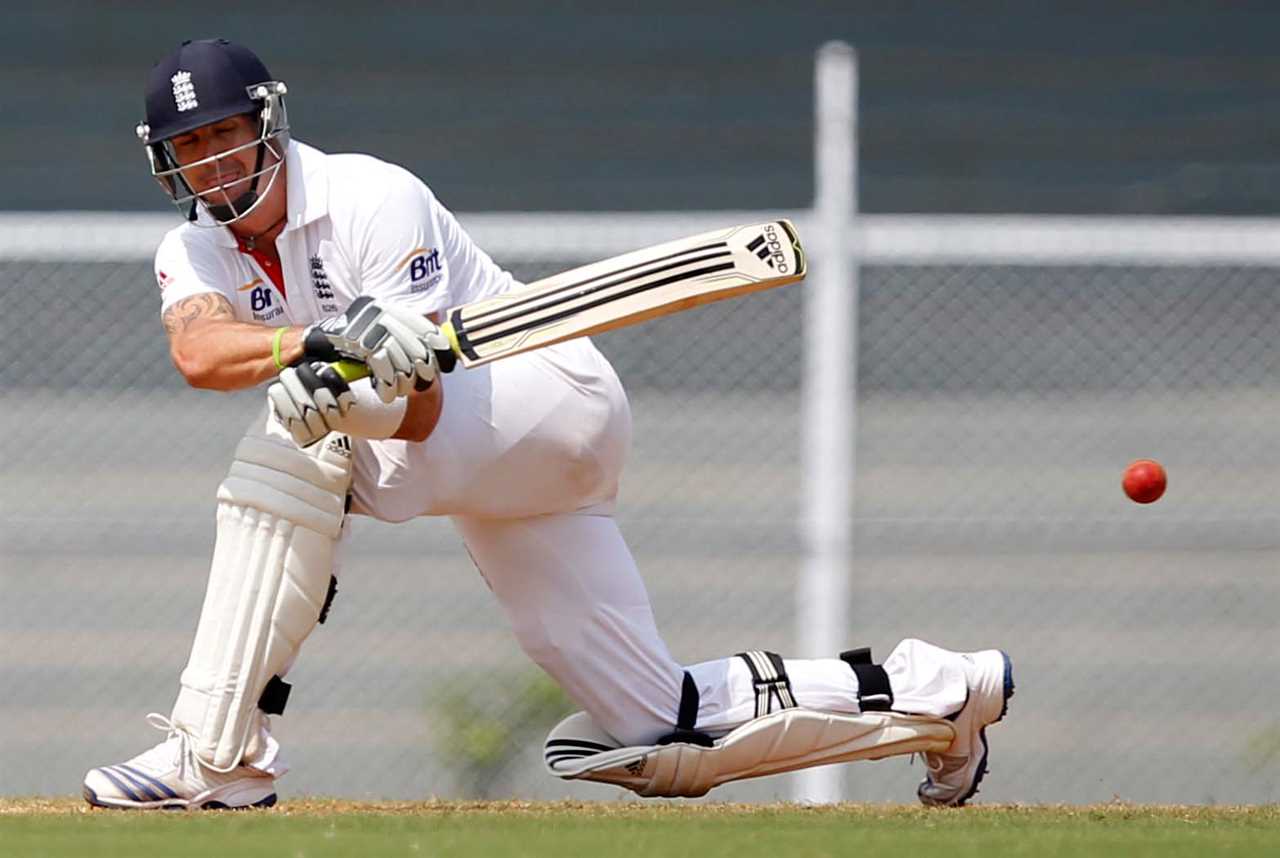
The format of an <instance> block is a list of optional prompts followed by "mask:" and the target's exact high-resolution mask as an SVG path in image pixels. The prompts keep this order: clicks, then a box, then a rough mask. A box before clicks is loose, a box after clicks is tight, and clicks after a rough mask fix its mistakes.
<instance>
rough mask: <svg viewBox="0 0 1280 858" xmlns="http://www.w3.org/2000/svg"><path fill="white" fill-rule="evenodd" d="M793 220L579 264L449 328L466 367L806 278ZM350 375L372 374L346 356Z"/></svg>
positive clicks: (470, 307)
mask: <svg viewBox="0 0 1280 858" xmlns="http://www.w3.org/2000/svg"><path fill="white" fill-rule="evenodd" d="M805 273H806V260H805V254H804V249H803V248H802V247H801V245H800V237H799V235H798V234H797V233H796V229H795V226H794V225H792V223H791V221H789V220H786V219H780V220H775V221H768V222H766V223H758V224H748V225H745V226H735V227H730V228H729V229H723V230H717V231H715V232H708V233H703V234H701V235H695V236H692V237H690V238H683V239H679V240H677V241H670V242H666V243H665V244H659V245H655V246H653V247H648V248H645V249H643V250H636V251H633V252H631V253H626V254H623V255H622V256H616V257H614V258H612V259H606V260H604V261H602V262H595V263H592V264H590V265H584V266H582V267H581V268H574V269H572V270H570V271H565V272H563V273H561V274H556V275H553V276H551V277H547V278H545V279H543V280H538V281H535V282H533V283H530V284H528V285H527V286H525V288H523V289H520V290H517V291H515V292H510V293H508V294H505V295H498V296H495V297H493V298H487V299H484V300H482V301H476V302H473V303H471V304H465V305H463V306H461V307H456V308H454V309H453V310H451V311H450V313H449V320H448V321H447V322H446V323H445V324H444V325H442V326H441V328H442V330H443V331H444V332H445V334H446V335H447V336H448V338H449V342H450V344H451V346H452V348H453V351H454V353H455V354H456V355H457V357H458V362H459V363H461V364H462V365H463V366H466V367H473V366H480V365H482V364H486V363H489V362H490V361H495V360H499V359H501V358H507V357H511V356H512V355H517V354H521V353H523V352H527V351H530V350H532V349H538V348H542V347H544V346H549V345H553V344H554V343H559V342H563V341H565V340H570V339H573V338H575V337H585V336H590V335H591V334H598V333H601V332H603V331H609V330H612V329H614V328H621V327H625V326H628V325H634V324H637V323H639V322H643V321H645V320H647V319H656V318H658V317H660V316H667V315H670V314H672V313H678V312H680V311H682V310H688V309H691V308H693V307H699V306H702V305H703V304H709V303H711V302H713V301H722V300H724V299H726V298H734V297H736V296H738V295H745V294H748V293H750V292H759V291H762V290H765V289H774V288H777V287H779V286H786V285H787V284H790V283H797V282H799V281H800V280H803V279H804V276H805ZM336 366H337V368H338V371H339V372H340V373H341V374H342V376H343V377H344V378H345V379H347V380H348V381H354V380H355V379H357V378H362V377H364V376H365V375H367V374H368V370H367V369H366V368H365V367H364V366H363V365H362V364H359V363H354V362H350V361H341V362H339V363H338V364H337V365H336Z"/></svg>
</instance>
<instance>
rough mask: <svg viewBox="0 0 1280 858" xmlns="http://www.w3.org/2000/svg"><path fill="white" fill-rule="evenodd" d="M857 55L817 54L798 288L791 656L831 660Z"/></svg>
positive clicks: (840, 542)
mask: <svg viewBox="0 0 1280 858" xmlns="http://www.w3.org/2000/svg"><path fill="white" fill-rule="evenodd" d="M856 100H857V60H856V56H855V54H854V51H853V48H852V47H850V46H849V45H847V44H845V43H844V42H828V43H827V44H825V45H823V46H822V48H820V49H819V51H818V59H817V66H816V71H815V98H814V102H815V104H814V109H815V123H816V127H815V134H814V149H815V164H814V181H815V184H816V190H815V201H814V219H813V225H814V229H813V230H812V235H811V236H809V238H808V241H809V244H810V246H811V247H812V248H813V251H814V253H813V256H812V262H813V267H812V274H811V276H810V277H809V280H808V282H807V283H806V284H805V286H804V287H802V288H804V289H805V290H806V292H805V317H804V341H805V371H804V390H803V394H804V435H803V438H804V441H803V443H804V449H803V450H802V463H803V474H804V477H803V483H802V485H803V488H802V491H803V493H804V497H803V507H802V509H803V525H802V527H803V543H804V553H805V558H804V565H803V568H802V570H801V574H800V580H799V582H798V585H797V592H796V622H797V624H798V627H797V635H796V637H797V641H798V643H799V650H798V652H797V655H799V656H802V657H805V658H815V657H833V656H835V654H836V653H837V652H839V651H840V650H841V649H842V648H843V646H844V644H845V643H846V642H847V638H848V635H849V617H848V614H849V609H848V606H849V576H850V555H851V551H852V546H853V535H852V532H853V454H854V420H853V408H854V401H855V400H854V382H855V379H856V369H855V366H854V361H855V359H856V356H857V345H856V342H855V338H856V331H857V324H856V318H855V314H856V312H857V303H856V302H857V293H858V282H857V266H856V265H854V264H853V260H852V258H851V251H852V248H851V247H850V246H849V236H850V233H851V227H852V225H853V216H854V213H855V211H856V210H857V165H856V158H857V135H856V127H855V126H856V122H857V109H856ZM843 775H844V769H843V767H841V766H824V767H822V768H818V769H808V770H805V771H802V772H800V773H798V774H797V775H796V777H795V783H794V793H793V797H794V798H795V799H796V800H797V801H802V802H810V803H829V802H836V801H840V800H841V798H842V797H843V795H844V788H843V784H844V779H843Z"/></svg>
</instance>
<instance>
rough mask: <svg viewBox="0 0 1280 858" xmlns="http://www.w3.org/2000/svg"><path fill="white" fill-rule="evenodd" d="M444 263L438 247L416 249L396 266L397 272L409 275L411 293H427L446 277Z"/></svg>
mask: <svg viewBox="0 0 1280 858" xmlns="http://www.w3.org/2000/svg"><path fill="white" fill-rule="evenodd" d="M443 268H444V261H443V260H442V259H441V257H440V248H438V247H416V248H414V249H413V250H411V251H409V253H408V254H407V255H406V256H405V258H404V259H403V260H401V262H400V264H399V265H398V266H396V271H404V270H407V271H408V273H409V291H410V292H415V293H416V292H425V291H427V290H428V289H430V288H431V287H433V286H435V285H436V284H437V283H439V282H440V278H441V277H443V276H444V272H443Z"/></svg>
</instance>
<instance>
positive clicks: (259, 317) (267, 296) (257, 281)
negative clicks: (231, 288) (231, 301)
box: [236, 277, 284, 322]
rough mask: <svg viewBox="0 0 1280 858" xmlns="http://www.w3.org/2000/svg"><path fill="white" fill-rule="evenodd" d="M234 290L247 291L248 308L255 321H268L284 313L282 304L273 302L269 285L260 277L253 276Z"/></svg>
mask: <svg viewBox="0 0 1280 858" xmlns="http://www.w3.org/2000/svg"><path fill="white" fill-rule="evenodd" d="M236 291H237V292H248V293H249V309H250V310H252V311H253V318H254V320H255V321H258V322H269V321H271V320H272V319H275V318H278V317H279V316H282V315H284V305H282V304H277V303H276V302H275V296H274V295H272V294H271V287H270V286H268V285H267V284H265V283H263V282H262V278H261V277H255V278H253V279H252V280H250V281H249V282H248V283H246V284H244V285H243V286H241V287H240V288H239V289H237V290H236Z"/></svg>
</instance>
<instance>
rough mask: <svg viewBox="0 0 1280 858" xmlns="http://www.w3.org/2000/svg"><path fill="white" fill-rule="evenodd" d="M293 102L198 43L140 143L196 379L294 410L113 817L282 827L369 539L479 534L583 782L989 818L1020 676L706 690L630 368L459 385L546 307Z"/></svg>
mask: <svg viewBox="0 0 1280 858" xmlns="http://www.w3.org/2000/svg"><path fill="white" fill-rule="evenodd" d="M285 92H286V88H285V85H284V83H282V82H280V81H279V80H277V79H276V78H275V77H273V76H272V75H271V74H270V72H268V71H267V68H266V66H265V65H264V64H263V63H262V61H261V60H260V59H259V58H258V57H257V56H255V55H254V54H253V53H252V52H251V51H249V50H248V49H246V48H244V47H241V46H239V45H236V44H232V43H231V42H228V41H225V40H222V39H214V40H205V41H188V42H184V43H183V44H182V45H181V46H179V47H178V48H177V49H176V50H174V51H173V52H172V53H170V54H169V55H168V56H166V57H165V58H164V59H163V60H161V61H160V62H159V63H158V64H156V66H155V67H154V68H153V69H152V70H151V72H150V75H149V77H148V79H147V84H146V94H145V97H146V118H145V121H144V122H142V123H141V124H140V125H139V126H138V135H139V137H140V138H141V141H142V143H143V145H144V148H145V151H146V155H147V158H148V160H149V162H150V165H151V172H152V174H153V175H154V177H155V179H156V180H157V181H158V182H159V183H160V185H161V187H162V188H163V189H164V191H165V192H166V193H167V194H168V196H169V197H170V198H171V199H172V201H173V202H174V204H175V205H176V206H177V208H178V210H179V211H180V212H181V214H182V216H183V218H184V219H185V222H184V223H183V224H182V225H180V226H178V227H176V228H175V229H173V230H172V231H170V232H169V233H168V234H167V235H166V236H165V238H164V239H163V241H162V242H161V244H160V247H159V249H158V250H157V252H156V259H155V274H156V279H157V281H158V283H159V286H160V290H161V300H162V304H161V316H162V319H163V322H164V328H165V331H166V333H167V335H168V338H169V346H170V354H171V357H172V359H173V363H174V365H175V366H176V367H177V369H178V371H179V372H180V373H182V375H183V377H184V378H186V380H187V382H188V383H190V384H191V385H192V386H194V387H198V388H205V389H210V390H224V391H228V390H239V389H243V388H248V387H255V386H258V385H264V384H265V385H267V391H266V400H267V401H266V402H265V403H264V407H263V409H262V412H261V414H260V415H259V416H258V418H257V419H255V420H254V421H253V423H252V424H251V425H250V426H249V427H248V429H247V431H246V432H245V435H244V437H243V438H242V439H241V440H240V442H239V445H238V446H237V447H236V451H235V454H234V457H233V459H232V461H231V463H230V466H229V468H228V470H227V475H226V478H225V479H224V480H223V481H222V483H221V485H220V486H219V487H218V491H217V528H216V538H215V547H214V551H213V558H212V561H211V563H210V569H209V580H208V586H207V590H206V594H205V599H204V603H203V607H202V609H201V612H200V617H199V621H198V623H197V626H196V632H195V639H194V642H193V644H192V648H191V653H190V656H189V658H188V661H187V664H186V667H185V669H184V670H183V671H182V674H181V676H180V678H179V683H178V692H177V700H176V701H175V703H174V704H173V708H172V710H171V712H170V714H169V715H168V716H167V717H165V716H162V715H158V714H152V715H150V716H148V719H149V720H150V721H151V722H152V723H153V724H154V725H155V726H156V727H158V728H159V729H161V730H163V731H164V733H165V734H166V737H165V739H164V740H163V741H161V742H160V743H159V744H158V745H156V746H155V747H153V748H151V749H150V750H147V751H145V752H143V753H142V754H140V755H138V756H136V757H134V758H132V759H130V760H127V761H125V762H122V763H119V764H116V765H109V766H102V767H99V768H94V769H92V770H90V771H89V772H88V774H87V775H86V776H85V780H84V795H85V798H86V799H87V800H88V801H89V803H90V804H93V805H98V806H104V807H121V808H174V807H177V808H190V809H197V808H222V807H226V808H236V807H257V806H269V805H272V804H274V803H275V801H276V786H275V782H276V779H277V778H278V777H280V776H281V775H283V774H284V773H285V772H286V770H287V767H286V764H285V761H284V756H283V755H282V752H281V749H280V746H279V744H278V743H277V741H276V740H275V738H274V737H273V736H272V733H271V723H270V717H269V716H271V715H280V714H281V713H283V712H284V711H285V709H286V703H287V701H288V698H289V692H290V686H289V684H288V683H286V682H285V681H284V677H285V676H286V674H287V672H288V670H289V668H290V666H291V665H292V664H293V662H294V660H295V659H296V658H297V656H298V653H299V651H300V649H301V647H302V645H303V643H304V642H305V641H306V639H307V636H308V635H309V634H310V633H311V631H312V630H313V629H314V628H315V626H316V624H317V623H321V622H324V621H325V619H326V617H327V615H328V613H329V608H330V605H331V603H332V601H333V598H334V594H335V593H336V591H337V588H336V581H337V578H336V576H337V573H338V565H339V564H338V555H339V546H340V544H341V543H342V541H343V536H344V533H345V532H346V525H347V521H348V519H349V517H351V516H357V515H363V516H372V517H374V518H377V519H379V520H382V521H388V522H401V521H406V520H409V519H411V518H414V517H415V516H448V517H449V518H450V519H451V521H452V522H453V524H454V526H455V528H456V529H457V531H458V534H459V535H460V536H461V538H462V539H463V541H464V542H465V544H466V547H467V550H468V551H469V552H470V554H471V556H472V558H473V559H474V561H475V564H476V567H477V568H478V569H479V571H480V574H481V575H482V576H484V579H485V581H486V583H487V584H488V585H489V588H490V589H491V590H492V591H493V593H494V595H495V596H496V597H497V599H498V601H499V602H500V603H501V605H502V608H503V610H504V611H505V612H506V615H507V617H508V618H509V620H510V623H511V626H512V629H513V630H514V632H515V635H516V638H517V639H518V641H519V643H520V646H521V647H522V648H523V650H524V651H525V652H526V653H527V654H528V656H529V657H530V658H531V659H533V661H534V662H536V663H537V664H538V665H539V666H540V667H541V668H542V669H543V670H545V671H546V672H547V673H548V674H550V675H551V676H552V677H553V678H554V679H555V680H556V681H557V682H558V683H559V684H560V685H561V686H562V687H563V688H564V690H565V691H566V693H567V694H568V695H569V696H570V697H571V698H573V699H574V700H575V701H576V702H577V703H578V704H579V705H580V706H581V707H582V709H583V711H582V712H579V713H577V714H575V715H572V716H570V717H569V718H567V719H565V720H564V721H563V722H561V723H560V724H559V725H558V726H557V727H556V728H555V729H554V730H553V731H552V733H551V735H550V736H549V737H548V739H547V741H546V744H545V749H544V757H545V760H546V764H547V768H548V770H549V771H550V772H551V773H552V774H554V775H557V776H559V777H563V778H583V779H589V780H596V781H601V782H605V783H611V784H618V785H622V786H625V787H627V788H629V789H632V790H633V791H635V792H636V793H638V794H640V795H655V796H696V795H702V794H704V793H706V792H707V791H708V790H709V789H711V788H712V787H714V786H716V785H718V784H721V783H724V782H726V781H731V780H736V779H741V778H750V777H757V776H761V775H768V774H774V773H777V772H784V771H791V770H794V769H799V768H805V767H808V766H816V765H826V764H831V763H838V762H846V761H851V760H859V759H879V758H883V757H888V756H893V755H897V754H909V753H915V752H919V753H922V754H924V756H925V758H926V760H927V763H928V771H927V773H926V775H925V778H924V780H923V782H922V783H921V784H920V786H919V789H918V794H919V798H920V800H921V801H922V802H924V803H925V804H927V805H961V804H964V803H965V801H967V800H968V799H969V798H970V797H971V796H972V795H973V794H974V793H975V792H976V791H977V789H978V785H979V782H980V781H981V779H982V777H983V775H984V773H985V771H986V761H987V738H986V728H987V727H989V726H990V725H992V724H994V723H995V722H997V721H999V720H1000V719H1001V718H1002V717H1003V716H1004V714H1005V710H1006V708H1007V705H1008V700H1009V697H1010V696H1011V695H1012V693H1013V677H1012V667H1011V663H1010V661H1009V659H1008V657H1007V656H1006V655H1004V654H1003V653H1002V652H1000V651H999V650H984V651H981V652H974V653H957V652H951V651H949V650H945V649H942V648H940V647H937V646H933V645H931V644H928V643H925V642H923V641H919V640H911V639H908V640H904V641H902V642H901V643H900V644H898V646H897V647H896V648H895V649H894V650H893V652H891V653H890V654H889V656H888V658H887V659H885V660H884V662H883V663H877V662H875V661H874V660H873V659H872V658H871V654H870V651H869V650H866V649H857V650H849V651H847V652H844V653H838V654H837V653H831V654H830V657H827V658H815V659H793V658H782V657H780V656H779V655H777V654H776V653H772V652H766V651H762V650H751V649H747V650H744V651H743V652H741V653H738V654H736V655H732V656H729V657H725V658H718V659H715V660H712V661H705V662H702V663H699V664H693V665H682V664H679V663H677V662H676V661H675V660H674V659H673V658H672V657H671V654H670V653H669V652H668V650H667V647H666V644H665V643H664V642H663V640H662V638H661V636H660V635H659V634H658V630H657V626H656V624H655V621H654V617H653V612H652V610H651V608H650V605H649V598H648V595H647V593H646V591H645V586H644V583H643V582H642V580H641V578H640V575H639V572H638V571H637V569H636V564H635V561H634V560H633V558H632V556H631V553H630V552H629V551H628V549H627V545H626V542H625V541H624V540H623V537H622V534H621V533H620V531H619V528H618V525H617V522H616V521H615V519H614V507H615V502H616V498H617V493H618V481H619V476H620V474H621V471H622V465H623V461H624V459H625V457H626V453H627V449H628V447H629V443H630V433H631V420H630V413H629V410H628V405H627V399H626V395H625V393H624V392H623V389H622V386H621V384H620V383H619V381H618V377H617V376H616V375H615V373H614V371H613V369H612V367H611V366H610V365H609V363H608V361H607V360H605V358H604V357H603V356H602V355H601V354H600V352H598V351H597V350H596V349H595V347H594V346H593V345H592V344H591V342H590V341H589V340H588V339H585V338H580V339H576V340H571V341H568V342H563V343H560V344H557V345H553V346H548V347H546V348H542V349H539V350H537V351H530V352H526V353H524V354H520V355H516V356H514V357H511V358H509V359H507V360H502V361H497V362H494V363H492V364H487V365H484V366H480V367H476V368H472V369H467V370H461V369H460V370H458V371H456V372H450V370H451V369H452V368H453V353H452V352H451V351H450V347H449V343H448V341H447V339H446V337H445V336H444V334H442V332H441V329H440V328H439V327H437V325H438V324H439V323H440V321H441V320H442V318H443V313H444V311H446V310H448V309H449V308H452V307H457V306H460V305H463V304H466V303H468V302H472V301H476V300H479V299H482V298H486V297H490V296H493V295H498V294H502V293H504V292H507V291H509V290H512V289H516V288H519V287H520V286H521V284H519V283H517V282H515V281H514V280H513V278H512V276H511V275H510V274H509V273H508V272H506V271H504V270H503V269H502V268H500V267H498V266H497V265H496V264H494V262H493V261H492V260H491V259H490V258H489V257H488V256H487V255H486V254H485V253H484V251H482V250H481V249H480V248H478V247H476V245H475V244H474V243H473V242H472V241H471V239H470V237H469V236H468V235H467V233H466V232H465V231H464V230H463V229H462V227H461V226H460V225H459V224H458V222H457V220H456V219H455V218H454V216H453V215H452V214H451V213H450V212H449V210H448V209H446V208H445V207H444V206H443V205H441V204H440V202H439V201H437V200H436V198H435V196H434V195H433V194H432V192H431V190H430V189H429V188H428V187H427V186H426V185H425V184H423V183H422V182H421V181H420V180H419V179H418V178H416V177H415V176H413V175H412V174H410V173H409V172H407V171H406V170H404V169H402V168H400V167H398V166H395V165H393V164H389V163H386V162H384V161H380V160H378V159H376V158H373V157H370V156H368V155H355V154H342V155H330V154H326V153H324V152H320V151H318V150H316V149H314V148H312V147H310V146H307V145H305V144H303V143H301V142H299V141H297V140H293V139H292V138H291V136H290V129H289V123H288V119H287V116H286V113H285V104H284V95H285ZM339 361H354V362H357V363H358V364H362V365H363V366H364V367H365V368H367V372H368V380H364V379H361V380H359V381H352V382H348V381H346V380H345V379H344V376H343V374H341V373H340V372H339V371H338V369H337V368H336V366H335V365H336V364H337V362H339Z"/></svg>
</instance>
